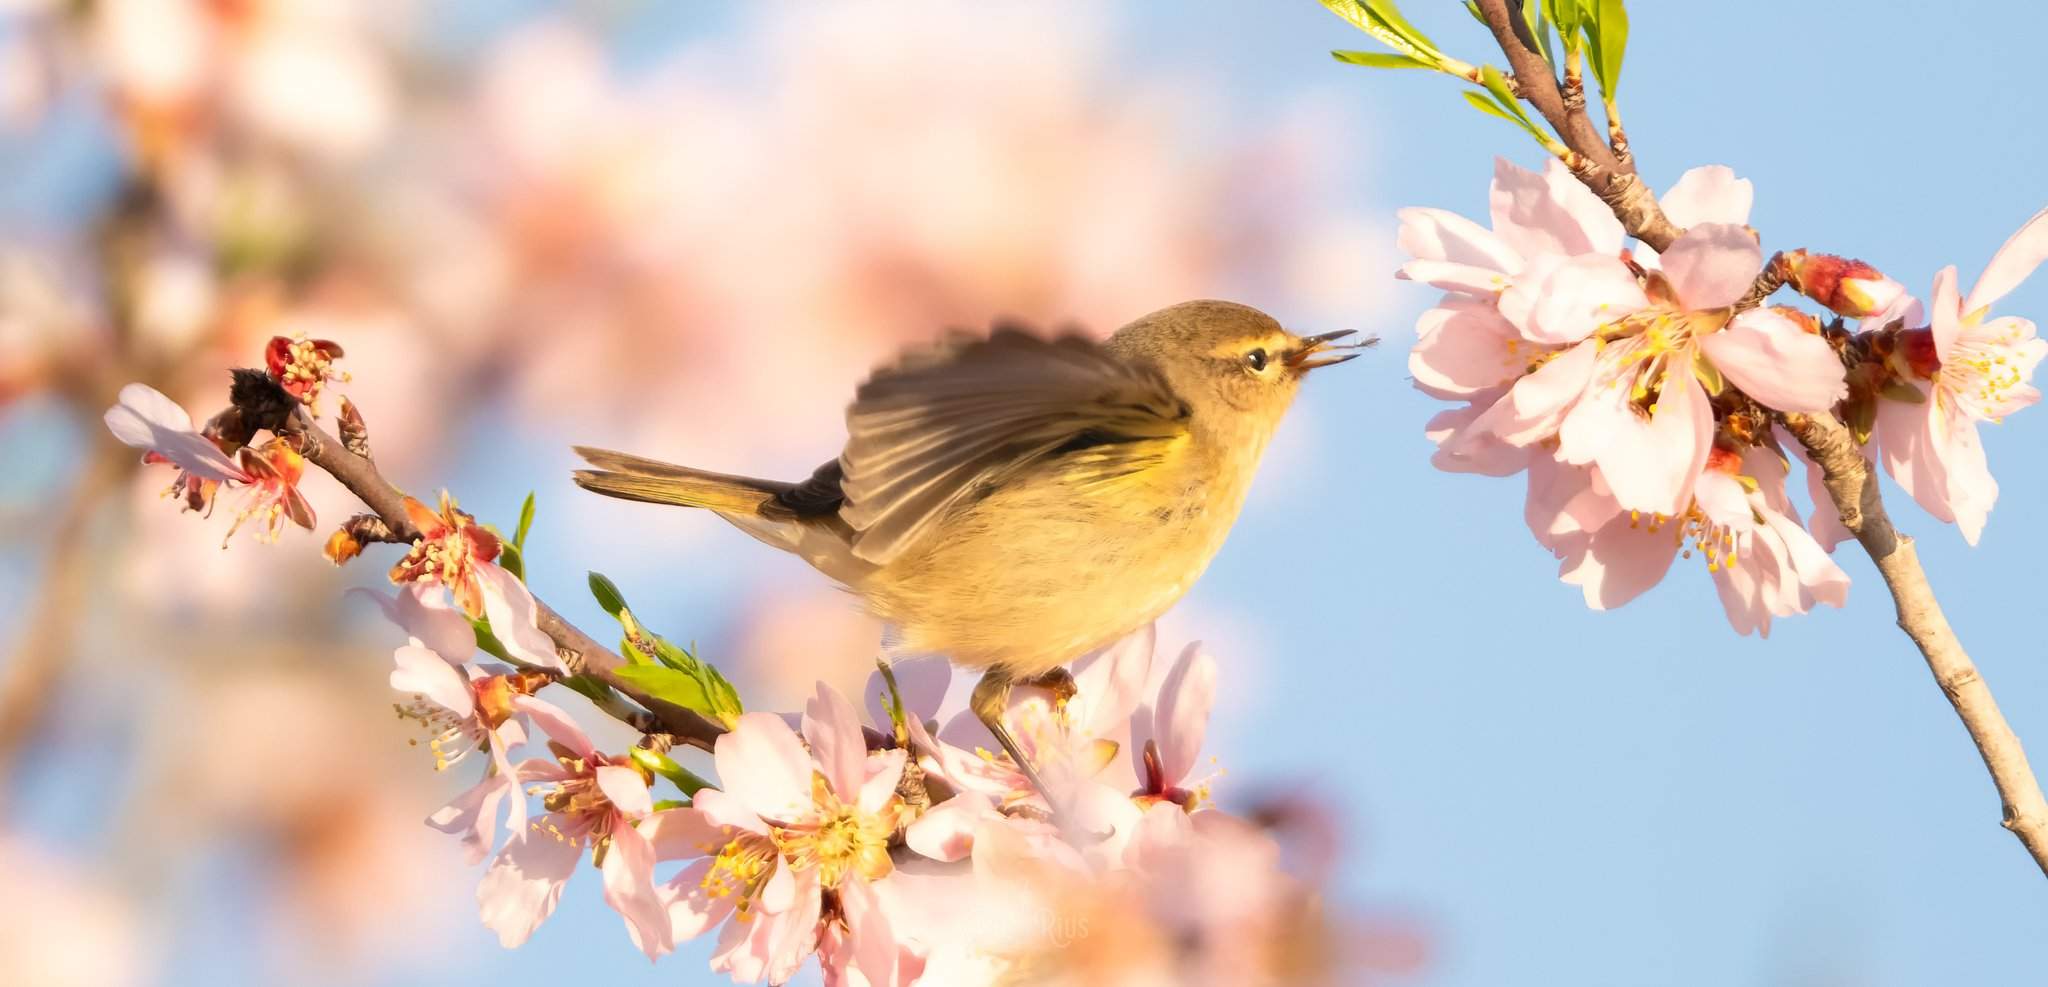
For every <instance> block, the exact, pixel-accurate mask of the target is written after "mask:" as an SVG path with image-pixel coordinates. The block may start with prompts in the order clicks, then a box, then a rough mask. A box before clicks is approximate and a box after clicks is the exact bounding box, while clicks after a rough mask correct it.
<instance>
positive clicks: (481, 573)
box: [475, 563, 569, 674]
mask: <svg viewBox="0 0 2048 987" xmlns="http://www.w3.org/2000/svg"><path fill="white" fill-rule="evenodd" d="M475 572H476V576H477V583H478V585H479V586H480V588H481V589H482V590H483V597H484V615H485V616H486V617H487V618H489V620H490V622H491V633H492V634H493V635H495V636H496V637H497V639H498V643H500V644H503V645H504V646H505V650H506V651H507V652H509V653H510V654H511V655H512V657H514V658H518V659H520V660H522V661H527V662H531V663H533V664H535V665H540V666H542V667H544V668H552V669H555V670H556V671H559V672H562V673H563V674H568V671H569V666H568V665H565V664H563V663H562V656H561V655H560V654H559V653H557V652H556V651H555V642H554V641H553V640H551V639H549V638H548V636H547V635H546V634H543V633H541V630H540V626H539V623H538V620H539V617H540V605H539V604H537V603H535V602H534V599H533V594H532V593H529V592H527V591H526V584H524V583H522V582H520V581H519V577H517V576H514V575H513V574H511V573H509V572H507V571H505V570H504V569H503V568H502V567H500V566H498V565H495V564H492V563H484V564H482V565H479V566H477V567H476V568H475Z"/></svg>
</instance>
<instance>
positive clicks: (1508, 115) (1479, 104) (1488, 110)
mask: <svg viewBox="0 0 2048 987" xmlns="http://www.w3.org/2000/svg"><path fill="white" fill-rule="evenodd" d="M1464 95H1465V102H1467V103H1470V104H1472V107H1473V108H1474V109H1476V110H1478V111H1479V112H1481V113H1484V114H1486V115H1487V116H1491V117H1499V118H1501V119H1503V120H1506V121H1507V122H1509V123H1512V124H1514V125H1515V126H1517V127H1520V128H1522V130H1523V131H1525V132H1527V133H1528V135H1529V136H1531V137H1534V138H1536V142H1537V143H1539V144H1540V143H1543V140H1544V137H1543V135H1542V134H1541V133H1539V132H1538V131H1537V130H1536V126H1535V125H1534V124H1532V123H1530V122H1529V119H1528V118H1527V117H1524V116H1522V115H1520V114H1518V113H1512V112H1509V111H1508V110H1505V109H1502V108H1501V106H1500V104H1498V103H1496V102H1494V98H1493V94H1491V93H1488V92H1486V91H1485V90H1481V89H1467V90H1465V93H1464Z"/></svg>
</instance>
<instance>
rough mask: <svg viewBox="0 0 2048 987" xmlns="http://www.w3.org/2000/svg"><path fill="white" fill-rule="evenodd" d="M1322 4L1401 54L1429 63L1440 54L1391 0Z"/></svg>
mask: <svg viewBox="0 0 2048 987" xmlns="http://www.w3.org/2000/svg"><path fill="white" fill-rule="evenodd" d="M1322 4H1323V6H1324V7H1326V8H1328V9H1329V10H1330V12H1331V13H1333V14H1336V15H1337V16H1339V17H1342V18H1344V19H1345V20H1347V21H1350V22H1351V26H1353V27H1355V28H1357V29H1359V30H1361V31H1364V32H1365V33H1367V34H1370V35H1372V36H1373V38H1375V39H1377V40H1378V41H1379V42H1380V43H1381V44H1383V45H1386V46H1387V47H1389V48H1392V49H1394V50H1395V51H1397V52H1400V53H1401V54H1403V55H1408V56H1411V57H1413V58H1415V59H1416V60H1418V61H1421V62H1423V63H1425V64H1431V65H1433V64H1435V63H1436V62H1437V61H1440V60H1441V59H1442V58H1443V53H1442V52H1440V51H1438V50H1437V47H1436V44H1435V43H1434V42H1432V41H1430V40H1429V37H1428V36H1427V35H1424V34H1423V33H1422V32H1421V31H1418V30H1416V29H1415V26H1414V25H1413V24H1410V23H1408V21H1407V19H1405V18H1403V17H1402V16H1401V11H1400V9H1399V8H1397V7H1395V6H1394V4H1393V3H1392V2H1391V0H1322Z"/></svg>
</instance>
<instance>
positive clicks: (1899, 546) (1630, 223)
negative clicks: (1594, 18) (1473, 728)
mask: <svg viewBox="0 0 2048 987" xmlns="http://www.w3.org/2000/svg"><path fill="white" fill-rule="evenodd" d="M1478 4H1479V7H1480V10H1481V13H1482V14H1483V15H1484V16H1485V19H1486V23H1487V27H1488V28H1489V29H1490V30H1491V31H1492V32H1493V35H1494V39H1495V40H1496V41H1497V42H1498V43H1499V45H1500V48H1501V51H1502V53H1504V54H1505V55H1506V56H1507V58H1508V61H1509V63H1510V64H1511V65H1512V66H1513V68H1514V70H1515V77H1516V79H1517V80H1518V82H1519V83H1520V85H1519V87H1518V91H1519V92H1520V93H1521V95H1522V96H1523V98H1524V99H1525V100H1526V101H1528V102H1529V104H1530V105H1532V106H1534V107H1536V109H1537V111H1538V112H1540V113H1542V114H1543V116H1544V119H1546V120H1548V121H1549V122H1550V124H1551V126H1552V127H1553V128H1555V129H1556V131H1557V133H1558V136H1559V137H1561V138H1563V139H1564V141H1565V143H1566V145H1567V146H1568V147H1570V149H1571V150H1572V151H1573V152H1574V157H1572V158H1568V159H1567V160H1566V164H1567V165H1568V166H1569V167H1570V168H1571V170H1572V173H1573V175H1575V176H1576V177H1577V178H1578V179H1579V181H1580V182H1582V183H1583V184H1585V186H1586V187H1587V188H1588V189H1590V190H1592V191H1593V193H1594V194H1596V195H1598V196H1599V197H1600V199H1601V201H1603V202H1605V203H1606V204H1607V206H1608V207H1609V208H1610V209H1612V210H1613V212H1614V216H1615V218H1616V219H1618V220H1620V221H1621V224H1622V227H1623V228H1624V229H1625V230H1627V232H1628V233H1629V234H1630V235H1632V236H1634V237H1636V238H1637V239H1638V240H1641V241H1643V242H1644V243H1646V244H1649V245H1650V246H1651V247H1654V248H1656V249H1658V250H1664V249H1666V248H1668V247H1669V246H1670V245H1671V243H1672V242H1673V241H1675V240H1676V239H1677V238H1678V236H1679V234H1680V233H1681V231H1680V230H1679V229H1678V228H1677V227H1676V226H1675V225H1673V224H1672V222H1671V220H1670V219H1669V218H1668V217H1666V216H1665V215H1664V211H1663V209H1662V208H1661V207H1660V206H1659V205H1658V203H1657V200H1656V198H1655V197H1654V196H1653V195H1652V194H1651V193H1650V190H1649V189H1648V187H1646V186H1645V185H1644V184H1643V183H1642V181H1641V180H1640V179H1638V178H1637V177H1636V176H1635V174H1634V165H1633V164H1632V163H1629V162H1624V161H1622V160H1620V159H1619V158H1618V157H1617V156H1616V154H1615V153H1614V150H1613V149H1612V148H1610V147H1608V146H1607V145H1606V144H1604V143H1602V141H1601V140H1600V137H1599V136H1598V134H1597V133H1596V132H1595V131H1594V130H1593V127H1592V122H1591V120H1590V119H1588V118H1587V116H1586V114H1585V111H1584V107H1583V103H1581V105H1580V106H1579V107H1577V108H1576V109H1574V108H1572V107H1568V106H1567V105H1566V100H1565V98H1564V95H1563V93H1562V92H1561V91H1560V89H1559V88H1558V84H1557V77H1556V75H1555V74H1553V72H1552V70H1551V67H1550V64H1549V63H1548V62H1547V61H1545V60H1544V59H1543V57H1542V56H1541V55H1539V54H1537V53H1536V52H1535V51H1534V50H1532V49H1531V48H1530V46H1529V45H1528V44H1526V43H1525V42H1524V40H1523V38H1522V36H1521V35H1520V34H1519V33H1518V31H1517V29H1518V25H1519V24H1520V18H1518V17H1516V16H1515V15H1514V14H1513V13H1512V12H1510V10H1509V9H1508V6H1507V3H1506V0H1478ZM1624 146H1625V145H1624ZM1790 273H1791V270H1790V265H1789V261H1788V258H1787V257H1786V256H1785V255H1783V254H1780V255H1777V256H1774V257H1773V258H1771V262H1770V263H1769V264H1766V265H1765V266H1764V269H1763V271H1762V273H1761V274H1760V275H1759V277H1758V278H1757V282H1756V284H1755V285H1754V286H1753V287H1752V289H1751V291H1750V292H1749V294H1748V295H1746V296H1745V297H1744V298H1742V299H1741V300H1740V302H1738V304H1737V307H1738V308H1750V307H1754V306H1756V305H1758V304H1761V303H1762V301H1763V300H1764V299H1765V298H1767V297H1769V296H1770V295H1771V294H1772V293H1773V292H1775V291H1776V290H1777V289H1778V288H1779V287H1780V286H1782V285H1783V284H1784V283H1785V281H1786V279H1787V278H1788V276H1789V275H1790ZM1782 420H1783V421H1784V422H1785V424H1786V427H1787V428H1788V429H1789V430H1790V431H1791V432H1792V434H1793V436H1794V437H1795V438H1797V439H1798V440H1799V442H1800V444H1801V445H1803V446H1805V448H1806V451H1807V454H1808V455H1809V456H1811V457H1812V459H1813V461H1814V462H1815V463H1816V464H1818V465H1819V466H1820V468H1821V470H1822V472H1823V475H1824V476H1825V478H1826V484H1825V485H1826V489H1827V491H1828V495H1829V497H1830V499H1832V500H1833V501H1834V504H1835V508H1836V510H1837V511H1838V512H1839V514H1840V515H1841V519H1842V523H1843V526H1844V527H1846V528H1847V529H1848V530H1849V531H1850V532H1851V533H1852V534H1854V535H1855V536H1856V540H1857V541H1858V543H1860V544H1861V545H1862V546H1863V549H1864V551H1865V552H1867V553H1869V555H1870V558H1871V561H1873V562H1874V563H1876V565H1877V569H1878V572H1879V574H1880V575H1881V576H1882V577H1883V578H1884V582H1885V588H1886V589H1887V590H1889V591H1890V593H1891V595H1892V601H1893V603H1894V605H1895V606H1896V607H1897V610H1898V625H1899V629H1900V630H1902V631H1904V632H1905V633H1906V636H1907V637H1909V638H1911V639H1912V641H1913V644H1914V645H1915V646H1916V647H1918V648H1919V649H1920V654H1921V656H1922V657H1923V658H1925V659H1926V661H1927V667H1928V670H1929V671H1931V672H1932V673H1933V674H1934V678H1935V681H1936V683H1937V684H1939V685H1940V686H1941V690H1942V693H1943V694H1944V695H1946V696H1948V698H1949V702H1950V703H1951V704H1952V705H1954V707H1955V710H1956V715H1957V716H1959V717H1961V718H1962V721H1963V726H1964V728H1965V729H1967V730H1968V731H1969V733H1970V739H1971V740H1972V741H1973V742H1975V743H1976V745H1977V751H1978V753H1979V754H1980V755H1981V756H1982V757H1983V759H1984V766H1985V767H1986V768H1987V769H1988V770H1989V771H1990V772H1991V780H1992V783H1993V784H1994V785H1996V786H1997V788H1998V793H1999V797H2000V798H2001V799H2002V800H2003V802H2004V825H2005V827H2006V828H2007V829H2009V830H2011V831H2012V832H2013V835H2015V836H2017V837H2019V839H2020V842H2021V844H2023V845H2024V846H2025V847H2026V848H2027V852H2028V853H2029V854H2030V855H2032V856H2033V858H2034V862H2035V863H2036V864H2037V865H2039V866H2040V867H2041V870H2042V872H2043V874H2048V800H2044V798H2043V796H2042V792H2041V786H2040V783H2039V781H2037V780H2036V778H2035V776H2034V772H2033V769H2032V767H2031V766H2030V765H2029V764H2028V762H2027V757H2026V752H2025V751H2024V750H2023V749H2022V748H2021V746H2020V741H2019V737H2018V736H2017V735H2016V734H2014V733H2013V730H2012V727H2011V726H2010V725H2008V724H2007V723H2006V721H2005V717H2004V716H2003V715H2002V714H2001V713H2000V712H1999V710H1998V703H1997V702H1996V700H1994V699H1993V697H1992V695H1991V688H1990V686H1989V685H1988V684H1986V683H1985V682H1984V679H1983V677H1982V675H1980V674H1979V673H1978V671H1977V667H1976V665H1975V664H1974V663H1972V662H1971V660H1970V656H1969V654H1968V652H1966V651H1964V650H1963V646H1962V643H1961V641H1959V640H1958V639H1957V638H1956V635H1955V631H1954V630H1953V629H1952V628H1950V626H1949V624H1948V619H1947V618H1946V617H1945V616H1943V615H1942V612H1941V605H1940V603H1939V602H1937V600H1936V599H1935V595H1934V589H1933V586H1932V585H1931V584H1930V583H1929V582H1928V579H1927V573H1926V571H1925V570H1923V569H1922V568H1921V567H1920V560H1919V555H1918V553H1916V552H1915V551H1914V549H1913V540H1912V539H1911V538H1910V537H1907V536H1905V535H1901V534H1899V533H1898V532H1897V530H1896V529H1894V528H1893V527H1892V523H1891V519H1890V517H1889V516H1888V515H1887V514H1886V512H1885V508H1884V500H1883V497H1882V495H1881V494H1880V493H1879V491H1878V486H1877V482H1876V478H1875V477H1874V476H1873V475H1872V474H1871V471H1870V463H1869V460H1867V459H1865V458H1864V454H1863V453H1862V451H1861V447H1860V446H1859V445H1858V444H1857V443H1856V442H1855V438H1854V436H1853V435H1852V434H1851V433H1850V431H1849V429H1848V428H1847V427H1846V426H1844V425H1842V424H1841V422H1839V421H1838V420H1836V419H1835V418H1834V416H1833V415H1830V414H1826V413H1821V414H1805V415H1801V414H1788V415H1784V416H1782Z"/></svg>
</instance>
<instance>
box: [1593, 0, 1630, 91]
mask: <svg viewBox="0 0 2048 987" xmlns="http://www.w3.org/2000/svg"><path fill="white" fill-rule="evenodd" d="M1582 2H1583V3H1584V5H1585V13H1586V15H1587V17H1586V21H1585V32H1586V41H1587V42H1588V43H1589V44H1590V45H1591V46H1592V63H1593V80H1594V81H1595V82H1598V83H1600V91H1601V93H1603V94H1605V96H1606V97H1607V98H1608V99H1610V100H1612V99H1613V98H1614V93H1615V87H1617V86H1619V85H1620V84H1621V56H1622V53H1623V52H1625V51H1626V50H1627V49H1628V9H1627V8H1626V7H1625V6H1623V4H1622V0H1582Z"/></svg>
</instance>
